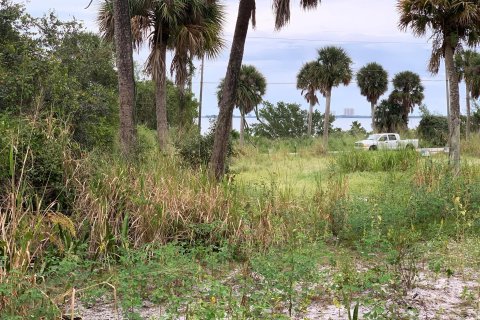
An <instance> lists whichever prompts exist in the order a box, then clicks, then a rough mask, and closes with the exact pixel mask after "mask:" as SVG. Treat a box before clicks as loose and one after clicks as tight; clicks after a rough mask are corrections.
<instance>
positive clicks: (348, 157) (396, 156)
mask: <svg viewBox="0 0 480 320" xmlns="http://www.w3.org/2000/svg"><path fill="white" fill-rule="evenodd" d="M419 159H420V156H419V155H418V153H417V152H416V151H414V150H407V149H403V150H395V151H389V150H380V151H376V152H366V151H351V152H344V153H340V154H338V155H337V157H336V159H335V164H334V169H335V170H337V171H340V172H343V173H349V172H364V171H370V172H379V171H396V170H399V171H404V170H407V169H409V168H414V167H416V166H417V162H418V161H419Z"/></svg>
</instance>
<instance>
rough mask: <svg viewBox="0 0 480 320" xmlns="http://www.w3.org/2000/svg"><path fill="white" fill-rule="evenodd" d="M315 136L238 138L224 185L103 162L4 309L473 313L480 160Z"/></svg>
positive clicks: (479, 260)
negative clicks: (323, 143)
mask: <svg viewBox="0 0 480 320" xmlns="http://www.w3.org/2000/svg"><path fill="white" fill-rule="evenodd" d="M317 143H318V142H316V141H310V142H307V143H306V142H302V141H299V142H298V143H297V144H296V145H295V148H294V149H293V150H292V144H291V142H281V141H280V142H276V143H272V144H271V145H270V146H269V147H268V148H267V147H265V146H263V147H262V146H261V145H256V146H254V145H250V146H247V147H244V148H237V150H238V151H237V152H236V155H235V157H234V158H233V159H232V163H231V165H230V174H229V179H226V180H225V181H224V182H223V183H222V184H220V185H217V184H215V183H211V182H210V181H209V179H208V178H206V176H205V175H204V174H203V173H202V172H200V173H199V172H198V171H194V170H190V169H188V168H185V167H184V166H182V165H181V164H180V163H178V162H177V160H176V158H175V156H172V157H164V158H163V159H164V161H163V162H154V161H148V160H147V161H146V162H145V163H143V164H141V165H140V166H130V165H128V164H122V163H119V162H117V161H116V160H114V159H111V158H101V159H102V160H98V161H96V167H95V168H94V169H89V170H95V171H96V172H97V175H92V177H91V178H90V179H92V180H91V182H90V183H89V185H85V186H84V191H83V192H84V193H83V194H82V193H80V194H78V195H77V197H78V200H77V201H78V202H77V205H78V207H79V208H83V209H82V210H84V211H82V216H81V217H83V218H82V221H83V222H80V221H79V220H77V219H78V217H76V216H75V215H73V216H71V217H70V218H67V217H66V216H61V215H57V216H54V214H53V213H48V214H47V215H46V216H45V218H44V220H42V221H45V220H46V221H48V224H47V225H45V226H44V227H42V230H41V231H40V229H41V228H39V229H38V230H39V231H38V232H37V234H36V236H37V237H40V235H43V234H44V233H43V232H45V231H48V237H49V241H50V243H51V245H50V246H51V247H52V248H53V249H47V248H45V250H44V252H43V256H42V257H41V261H43V262H42V264H40V265H39V264H33V265H32V267H31V268H27V269H25V270H24V271H19V272H18V273H12V272H10V273H9V275H8V276H9V278H8V281H4V282H2V287H1V293H0V297H1V299H2V301H3V303H4V306H5V307H6V308H7V309H4V310H6V311H4V312H5V313H4V314H6V315H7V317H6V318H7V319H17V318H15V314H24V315H27V314H28V315H31V316H33V317H37V318H41V317H44V318H55V317H58V316H60V315H61V314H63V315H67V318H70V315H71V314H72V311H73V313H74V315H75V316H80V317H82V319H117V318H118V319H120V318H123V319H187V318H188V319H282V318H285V319H289V318H292V319H477V318H478V317H479V316H480V308H479V301H480V300H479V298H480V283H479V278H478V272H479V271H480V270H479V266H480V249H479V248H480V246H479V244H480V238H479V237H478V231H479V227H480V169H479V168H478V166H477V165H476V163H478V159H477V158H475V157H474V156H471V157H466V160H465V161H464V163H463V166H462V173H461V175H460V176H454V175H452V174H450V173H449V172H450V170H449V167H448V159H447V157H446V155H443V154H439V155H435V156H432V157H421V156H420V155H419V154H418V153H416V152H414V151H391V152H353V151H351V150H348V149H349V148H348V146H346V147H345V149H343V150H342V149H340V150H336V151H337V152H331V153H329V154H328V155H325V154H323V153H322V152H321V148H318V147H317ZM339 145H341V143H339ZM146 156H147V157H152V158H151V159H154V158H156V157H158V155H157V154H156V153H155V152H150V153H147V154H146ZM100 178H101V179H100ZM89 210H90V211H89ZM85 212H87V213H88V214H85ZM123 212H128V215H124V214H123ZM26 221H28V220H25V221H24V222H23V223H24V224H25V225H27V224H26ZM37 223H40V222H37ZM79 223H80V224H81V223H83V224H84V226H90V231H89V232H87V233H83V237H84V238H80V234H81V232H82V227H75V230H73V229H72V230H71V231H69V230H70V227H69V226H70V225H71V224H72V225H73V224H75V225H77V226H78V225H79ZM48 226H50V227H51V228H50V229H48ZM21 227H22V225H21V223H20V224H19V228H21ZM35 230H36V229H34V231H35ZM85 237H87V238H85ZM122 239H123V240H122ZM19 243H20V244H21V242H19ZM33 244H34V242H32V248H33ZM39 245H40V247H37V248H41V243H40V244H39ZM55 248H56V249H55ZM16 250H17V252H21V247H19V248H16ZM39 250H40V249H39ZM16 261H17V260H12V265H13V263H18V262H16ZM9 295H10V296H11V295H13V296H14V297H15V299H13V300H11V299H10V298H9V297H10V296H9ZM9 315H11V316H10V317H9Z"/></svg>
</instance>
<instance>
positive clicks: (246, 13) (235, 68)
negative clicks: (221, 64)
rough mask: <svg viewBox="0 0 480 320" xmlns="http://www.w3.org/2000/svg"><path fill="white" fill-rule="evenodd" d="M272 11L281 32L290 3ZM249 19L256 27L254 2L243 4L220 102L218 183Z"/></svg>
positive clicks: (307, 4) (282, 1)
mask: <svg viewBox="0 0 480 320" xmlns="http://www.w3.org/2000/svg"><path fill="white" fill-rule="evenodd" d="M319 3H320V0H302V1H300V5H301V6H302V7H303V8H304V9H312V8H314V7H316V6H317V5H318V4H319ZM273 9H274V13H275V28H276V29H277V30H278V29H280V28H281V27H283V26H284V25H285V24H287V23H288V21H289V20H290V0H273ZM250 19H251V20H252V24H253V25H255V0H240V2H239V5H238V15H237V22H236V25H235V32H234V35H233V42H232V48H231V51H230V58H229V61H228V67H227V72H226V75H225V89H224V90H223V94H222V98H221V99H220V104H219V107H220V112H219V114H218V120H217V125H216V128H215V141H214V144H213V151H212V156H211V158H210V165H209V169H210V174H211V175H212V176H213V177H215V178H216V179H217V180H219V179H220V178H222V176H223V174H224V171H225V157H226V150H227V145H228V139H229V131H230V128H231V122H232V114H233V109H234V107H235V91H236V87H237V82H238V76H239V74H240V68H241V66H242V60H243V51H244V49H245V40H246V38H247V33H248V24H249V23H250Z"/></svg>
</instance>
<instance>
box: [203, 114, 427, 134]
mask: <svg viewBox="0 0 480 320" xmlns="http://www.w3.org/2000/svg"><path fill="white" fill-rule="evenodd" d="M211 119H212V118H202V134H204V133H206V132H207V131H208V129H209V127H210V120H211ZM246 120H247V123H248V124H249V125H252V124H255V123H258V121H257V119H256V118H247V119H246ZM420 120H421V118H420V117H410V119H409V122H408V127H409V128H410V129H415V128H416V127H417V126H418V124H419V123H420ZM354 121H358V122H359V123H360V124H361V125H362V127H363V128H365V129H366V130H367V131H372V126H371V123H372V120H371V119H370V118H366V117H355V116H352V117H348V118H346V117H337V118H336V119H335V121H334V122H333V127H334V128H340V129H342V130H343V131H346V130H349V129H350V128H351V126H352V122H354ZM233 129H235V130H237V131H238V130H240V118H238V117H234V118H233Z"/></svg>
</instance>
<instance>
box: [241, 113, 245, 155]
mask: <svg viewBox="0 0 480 320" xmlns="http://www.w3.org/2000/svg"><path fill="white" fill-rule="evenodd" d="M244 133H245V114H244V113H243V112H242V113H241V115H240V145H241V146H242V147H243V142H244V139H243V135H244Z"/></svg>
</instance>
